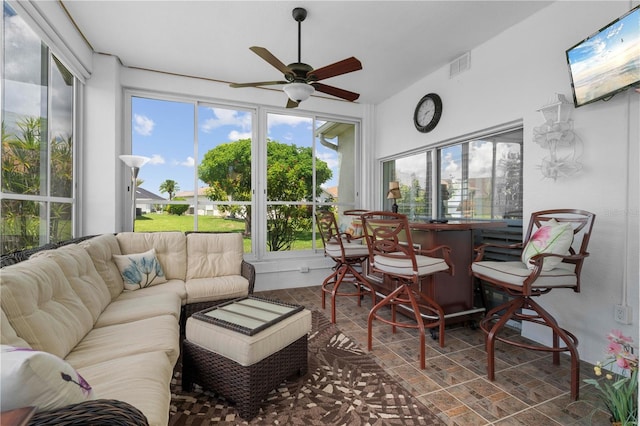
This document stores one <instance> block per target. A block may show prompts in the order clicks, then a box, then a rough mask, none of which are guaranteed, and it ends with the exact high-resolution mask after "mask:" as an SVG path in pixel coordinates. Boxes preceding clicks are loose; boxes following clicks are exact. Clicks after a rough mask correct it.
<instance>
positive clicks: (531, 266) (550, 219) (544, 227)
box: [471, 209, 595, 400]
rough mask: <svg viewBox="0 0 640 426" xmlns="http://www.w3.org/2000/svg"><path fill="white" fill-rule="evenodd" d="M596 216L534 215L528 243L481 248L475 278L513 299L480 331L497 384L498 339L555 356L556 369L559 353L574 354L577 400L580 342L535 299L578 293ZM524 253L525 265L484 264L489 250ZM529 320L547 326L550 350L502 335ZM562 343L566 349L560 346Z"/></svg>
mask: <svg viewBox="0 0 640 426" xmlns="http://www.w3.org/2000/svg"><path fill="white" fill-rule="evenodd" d="M594 219H595V215H594V214H593V213H590V212H587V211H584V210H573V209H558V210H545V211H539V212H534V213H532V214H531V220H530V222H529V228H528V229H527V234H526V237H525V239H524V241H525V242H526V244H525V243H518V244H512V245H509V246H504V245H502V246H501V245H498V244H483V245H481V246H479V247H478V248H477V249H476V251H477V253H478V255H477V257H476V259H475V261H474V263H473V264H472V265H471V272H472V274H473V275H474V276H475V277H477V278H479V279H480V282H481V283H483V282H486V283H489V284H490V285H492V286H495V287H497V288H498V289H500V290H502V291H505V292H506V293H507V294H509V295H511V296H512V299H511V300H510V301H508V302H506V303H503V304H502V305H500V306H497V307H495V308H493V309H491V310H490V311H489V312H487V315H486V316H485V318H484V319H483V320H482V321H481V322H480V328H481V329H482V330H483V331H484V332H485V333H486V334H487V337H486V349H487V375H488V378H489V380H491V381H493V380H494V379H495V344H496V340H499V341H501V342H504V343H507V344H509V345H513V346H517V347H520V348H524V349H529V350H535V351H544V352H552V353H553V364H556V365H557V364H560V353H561V352H569V354H570V355H571V399H573V400H576V399H578V390H579V387H580V358H579V356H578V349H577V346H578V339H577V338H576V336H574V335H573V334H571V333H570V332H569V331H567V330H564V329H563V328H561V327H560V326H559V325H558V322H557V321H556V319H555V318H554V317H553V316H552V315H551V314H550V313H549V312H547V311H546V310H545V309H544V308H543V307H542V306H540V305H539V304H538V303H537V302H536V301H535V300H534V298H537V297H539V296H542V295H544V294H547V293H549V292H550V291H551V290H553V289H555V288H569V289H571V290H573V291H574V292H576V293H578V292H580V271H581V270H582V263H583V262H584V259H585V258H586V257H587V256H589V253H588V252H587V245H588V244H589V237H590V236H591V229H592V228H593V221H594ZM489 246H491V247H508V248H520V249H523V251H522V259H521V261H512V262H496V261H483V260H482V259H483V256H484V250H485V248H486V247H489ZM510 320H517V321H529V322H532V323H535V324H539V325H542V326H545V327H548V328H549V329H550V331H551V333H552V343H551V346H545V345H542V344H528V343H523V342H522V341H521V340H519V339H510V338H509V337H508V336H506V335H505V336H503V335H501V334H500V333H501V332H502V331H504V329H505V326H506V324H507V322H508V321H510ZM560 340H562V342H563V346H560Z"/></svg>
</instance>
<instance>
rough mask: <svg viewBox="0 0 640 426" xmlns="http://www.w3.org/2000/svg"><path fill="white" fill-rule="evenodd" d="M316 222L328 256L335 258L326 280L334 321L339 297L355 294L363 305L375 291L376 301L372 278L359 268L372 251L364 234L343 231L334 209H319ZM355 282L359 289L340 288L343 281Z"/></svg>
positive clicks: (326, 290)
mask: <svg viewBox="0 0 640 426" xmlns="http://www.w3.org/2000/svg"><path fill="white" fill-rule="evenodd" d="M316 224H317V225H318V231H319V232H320V235H321V237H322V242H323V244H324V254H325V256H329V257H331V258H332V259H333V260H334V261H335V266H334V267H333V272H332V273H331V275H329V276H328V277H327V278H326V279H325V280H324V282H323V283H322V287H321V289H322V309H324V308H325V303H326V302H325V299H326V295H327V294H331V322H332V323H335V322H336V297H337V296H352V297H357V298H358V306H360V305H361V300H362V297H363V296H364V294H365V291H367V290H368V291H369V293H370V294H371V303H372V304H375V301H376V299H375V292H374V291H373V289H372V288H371V285H370V284H369V282H368V281H367V280H366V279H365V278H364V277H363V276H362V275H361V273H360V272H359V271H358V269H360V268H361V265H362V262H364V261H365V259H366V258H367V256H368V255H369V250H368V249H367V246H366V245H365V244H363V238H364V237H362V236H360V237H358V236H352V235H350V234H347V233H341V232H340V230H339V229H338V223H337V221H336V216H335V214H334V213H333V212H330V211H318V212H317V213H316ZM345 282H346V283H351V284H353V285H354V286H355V287H356V291H355V292H354V291H350V292H349V291H342V292H340V291H339V289H340V285H341V284H342V283H345Z"/></svg>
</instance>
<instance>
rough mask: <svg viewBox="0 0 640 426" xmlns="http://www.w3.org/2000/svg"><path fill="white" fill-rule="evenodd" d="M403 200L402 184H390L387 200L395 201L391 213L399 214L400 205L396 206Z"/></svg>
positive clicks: (394, 182) (392, 182)
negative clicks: (400, 199)
mask: <svg viewBox="0 0 640 426" xmlns="http://www.w3.org/2000/svg"><path fill="white" fill-rule="evenodd" d="M399 198H402V196H401V195H400V183H399V182H397V181H395V180H392V181H391V182H389V191H388V192H387V200H393V205H392V206H391V211H392V212H394V213H398V204H396V200H397V199H399Z"/></svg>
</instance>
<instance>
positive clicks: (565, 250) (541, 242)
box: [522, 219, 573, 271]
mask: <svg viewBox="0 0 640 426" xmlns="http://www.w3.org/2000/svg"><path fill="white" fill-rule="evenodd" d="M572 242H573V228H572V227H571V224H570V223H565V224H561V223H559V222H558V221H556V220H555V219H551V220H549V221H548V222H547V223H546V224H545V225H544V226H541V227H540V228H539V229H538V230H537V231H536V232H535V233H534V234H533V236H532V237H531V238H530V239H529V242H528V243H527V245H526V246H525V248H524V250H523V251H522V261H523V262H524V264H525V265H527V268H529V269H533V263H532V262H531V261H530V260H531V258H532V257H533V256H535V255H537V254H540V253H554V254H561V255H567V254H569V248H570V247H571V243H572ZM560 263H562V259H560V258H559V257H549V258H546V259H544V263H543V264H542V270H543V271H550V270H552V269H553V268H555V267H556V266H558V265H559V264H560Z"/></svg>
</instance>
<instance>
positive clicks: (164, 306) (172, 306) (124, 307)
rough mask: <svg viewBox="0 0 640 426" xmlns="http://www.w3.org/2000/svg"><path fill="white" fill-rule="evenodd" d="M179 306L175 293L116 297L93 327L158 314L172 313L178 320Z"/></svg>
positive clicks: (179, 302) (122, 322) (178, 299)
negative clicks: (128, 297)
mask: <svg viewBox="0 0 640 426" xmlns="http://www.w3.org/2000/svg"><path fill="white" fill-rule="evenodd" d="M123 294H128V293H123ZM180 307H181V300H180V297H179V296H178V295H177V294H175V293H164V292H162V293H156V294H148V295H147V296H146V297H138V298H130V299H127V298H118V299H116V300H114V301H113V302H111V304H110V305H109V306H107V309H105V310H104V311H103V312H102V314H101V315H100V316H99V317H98V321H96V323H95V324H94V325H93V327H94V328H99V327H105V326H108V325H114V324H124V323H127V322H132V321H137V320H141V319H145V318H152V317H155V316H158V315H173V316H174V318H175V319H176V321H179V320H180Z"/></svg>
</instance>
